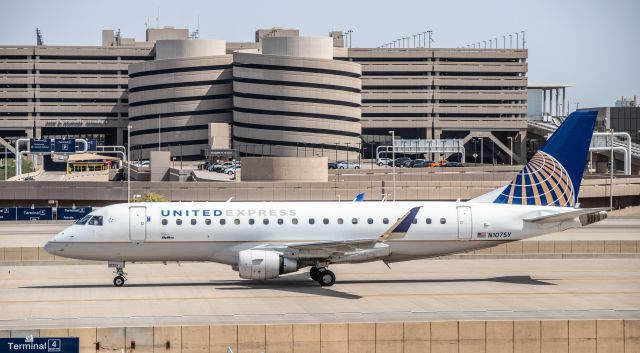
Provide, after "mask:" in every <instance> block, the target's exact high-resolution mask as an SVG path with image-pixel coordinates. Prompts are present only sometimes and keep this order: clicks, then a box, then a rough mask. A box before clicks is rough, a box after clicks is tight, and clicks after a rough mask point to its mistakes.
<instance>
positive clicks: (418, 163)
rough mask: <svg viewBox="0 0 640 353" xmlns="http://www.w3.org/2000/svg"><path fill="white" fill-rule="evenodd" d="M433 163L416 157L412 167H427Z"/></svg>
mask: <svg viewBox="0 0 640 353" xmlns="http://www.w3.org/2000/svg"><path fill="white" fill-rule="evenodd" d="M431 164H433V161H428V160H426V159H416V160H415V161H412V162H411V168H427V167H430V166H431Z"/></svg>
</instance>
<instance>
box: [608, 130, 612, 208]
mask: <svg viewBox="0 0 640 353" xmlns="http://www.w3.org/2000/svg"><path fill="white" fill-rule="evenodd" d="M609 133H610V134H611V169H610V172H609V175H610V177H609V210H610V211H613V129H609Z"/></svg>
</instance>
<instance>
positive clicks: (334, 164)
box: [328, 162, 338, 169]
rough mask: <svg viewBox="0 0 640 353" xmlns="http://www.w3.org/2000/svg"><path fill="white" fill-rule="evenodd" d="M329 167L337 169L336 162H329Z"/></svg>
mask: <svg viewBox="0 0 640 353" xmlns="http://www.w3.org/2000/svg"><path fill="white" fill-rule="evenodd" d="M328 168H329V169H338V164H337V163H336V162H329V165H328Z"/></svg>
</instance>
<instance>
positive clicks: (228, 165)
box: [213, 161, 238, 173]
mask: <svg viewBox="0 0 640 353" xmlns="http://www.w3.org/2000/svg"><path fill="white" fill-rule="evenodd" d="M236 164H238V163H237V162H235V161H230V162H224V163H222V164H217V165H215V166H214V167H213V171H214V172H218V173H222V172H224V171H225V169H227V168H231V167H232V166H235V165H236Z"/></svg>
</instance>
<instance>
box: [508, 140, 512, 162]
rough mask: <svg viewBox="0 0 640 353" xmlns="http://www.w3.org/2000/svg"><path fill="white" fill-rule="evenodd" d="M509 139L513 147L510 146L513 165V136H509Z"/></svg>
mask: <svg viewBox="0 0 640 353" xmlns="http://www.w3.org/2000/svg"><path fill="white" fill-rule="evenodd" d="M507 139H509V142H510V143H511V148H510V152H511V154H510V156H509V157H511V165H513V137H511V136H508V137H507Z"/></svg>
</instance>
